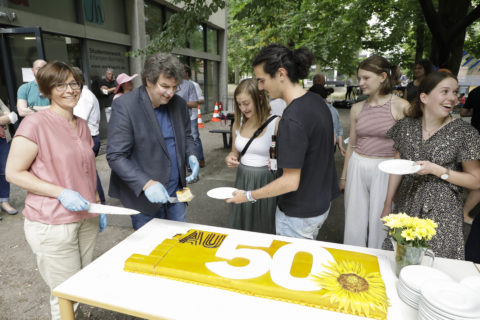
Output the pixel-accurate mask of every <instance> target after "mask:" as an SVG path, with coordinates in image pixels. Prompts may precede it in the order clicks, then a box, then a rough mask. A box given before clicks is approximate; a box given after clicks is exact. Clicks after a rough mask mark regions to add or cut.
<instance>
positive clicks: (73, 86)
mask: <svg viewBox="0 0 480 320" xmlns="http://www.w3.org/2000/svg"><path fill="white" fill-rule="evenodd" d="M67 87H70V89H72V90H79V89H80V83H78V82H76V81H72V82H69V83H56V84H55V89H56V90H57V91H58V92H65V91H67Z"/></svg>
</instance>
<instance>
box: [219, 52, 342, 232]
mask: <svg viewBox="0 0 480 320" xmlns="http://www.w3.org/2000/svg"><path fill="white" fill-rule="evenodd" d="M312 62H313V55H312V54H311V52H310V51H309V50H308V49H306V48H300V49H296V50H290V49H288V48H286V47H284V46H282V45H277V44H273V45H270V46H268V47H266V48H264V49H262V50H261V51H260V53H259V54H258V56H257V57H256V58H255V60H254V63H253V66H254V73H255V76H256V78H257V80H258V88H259V89H260V90H264V91H265V92H266V93H268V95H269V96H270V98H271V99H276V98H282V99H283V100H285V102H286V103H287V108H286V109H285V111H284V112H283V116H282V119H281V120H280V122H279V126H278V134H277V146H278V156H277V158H278V167H279V168H281V171H282V172H281V173H282V175H281V176H280V177H279V178H277V179H276V180H274V181H272V182H271V183H269V184H267V185H266V186H264V187H262V188H260V189H257V190H249V191H244V190H238V191H235V192H234V194H233V198H231V199H228V200H227V202H229V203H244V202H247V201H249V202H255V201H256V200H257V199H262V198H270V197H276V196H278V207H277V211H276V214H275V227H276V233H277V234H278V235H283V236H289V237H296V238H305V239H316V238H317V235H318V231H319V230H320V228H321V226H322V224H323V223H324V222H325V220H326V218H327V216H328V213H329V210H330V203H331V201H332V200H333V199H335V198H336V197H337V196H338V195H339V193H340V191H339V188H338V183H337V174H336V170H335V163H334V158H333V143H334V137H333V122H332V116H331V114H330V110H329V109H328V107H327V105H326V104H325V102H324V101H323V99H322V98H321V97H320V96H319V95H317V94H314V93H311V92H306V91H305V89H303V88H302V87H301V86H300V85H299V83H298V80H299V79H303V78H305V77H306V76H307V75H308V71H309V68H310V66H311V64H312Z"/></svg>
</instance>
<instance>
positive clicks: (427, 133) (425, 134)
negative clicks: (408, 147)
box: [422, 116, 452, 140]
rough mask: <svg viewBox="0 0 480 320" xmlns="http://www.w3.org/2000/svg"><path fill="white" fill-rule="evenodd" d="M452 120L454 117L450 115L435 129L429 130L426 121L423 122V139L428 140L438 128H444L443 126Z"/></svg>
mask: <svg viewBox="0 0 480 320" xmlns="http://www.w3.org/2000/svg"><path fill="white" fill-rule="evenodd" d="M450 120H452V117H451V116H448V117H447V118H445V120H443V122H442V123H441V124H440V125H439V126H438V127H437V128H435V129H432V130H427V129H425V127H426V125H425V124H424V123H422V132H423V140H427V139H429V138H430V137H431V136H433V135H434V134H435V133H436V132H437V131H438V130H440V128H442V127H443V126H445V125H446V124H447V123H449V122H450Z"/></svg>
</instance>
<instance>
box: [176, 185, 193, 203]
mask: <svg viewBox="0 0 480 320" xmlns="http://www.w3.org/2000/svg"><path fill="white" fill-rule="evenodd" d="M177 199H178V201H179V202H188V201H191V200H192V199H193V194H192V192H191V191H190V188H183V190H178V191H177Z"/></svg>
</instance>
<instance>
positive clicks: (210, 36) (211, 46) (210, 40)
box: [207, 28, 218, 54]
mask: <svg viewBox="0 0 480 320" xmlns="http://www.w3.org/2000/svg"><path fill="white" fill-rule="evenodd" d="M207 52H209V53H213V54H218V31H217V30H215V29H212V28H207Z"/></svg>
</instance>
